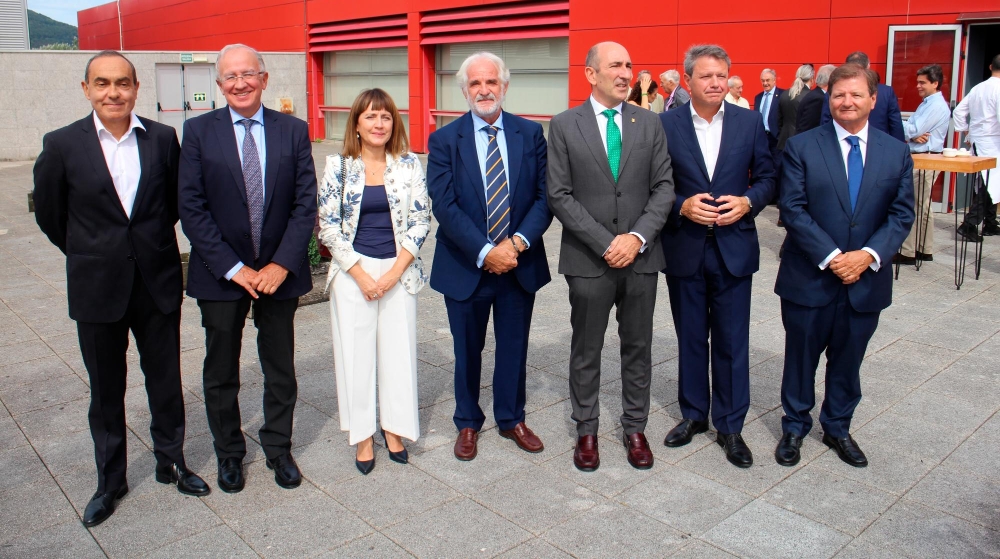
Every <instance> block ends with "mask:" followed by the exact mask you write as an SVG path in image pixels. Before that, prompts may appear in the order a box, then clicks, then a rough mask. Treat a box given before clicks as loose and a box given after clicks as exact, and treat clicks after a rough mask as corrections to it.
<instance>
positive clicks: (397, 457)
mask: <svg viewBox="0 0 1000 559" xmlns="http://www.w3.org/2000/svg"><path fill="white" fill-rule="evenodd" d="M382 440H384V441H385V449H386V450H389V439H387V438H385V429H382ZM399 444H403V442H402V441H400V442H399ZM389 460H392V461H393V462H398V463H400V464H406V463H408V462H409V461H410V454H409V453H408V452H406V447H405V446H404V447H403V450H401V451H399V452H393V451H391V450H389ZM373 462H374V461H373ZM372 466H374V463H373V464H372ZM358 469H360V468H358ZM361 473H364V472H361Z"/></svg>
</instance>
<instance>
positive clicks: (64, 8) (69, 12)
mask: <svg viewBox="0 0 1000 559" xmlns="http://www.w3.org/2000/svg"><path fill="white" fill-rule="evenodd" d="M108 1H109V0H28V9H29V10H31V11H33V12H38V13H40V14H42V15H46V16H49V17H50V18H52V19H54V20H56V21H61V22H63V23H68V24H70V25H72V26H73V27H76V26H77V24H76V12H78V11H80V10H86V9H87V8H93V7H94V6H99V5H101V4H107V3H108Z"/></svg>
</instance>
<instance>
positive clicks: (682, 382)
mask: <svg viewBox="0 0 1000 559" xmlns="http://www.w3.org/2000/svg"><path fill="white" fill-rule="evenodd" d="M729 64H730V61H729V56H728V55H727V54H726V51H725V50H723V49H722V48H721V47H718V46H716V45H700V46H697V47H692V48H691V50H689V51H688V52H687V54H686V55H685V57H684V72H685V74H686V75H685V79H686V80H687V82H688V83H689V84H691V105H690V108H689V109H686V110H682V111H673V112H670V113H664V114H662V115H660V121H661V123H662V126H663V130H664V132H665V133H666V135H667V146H669V148H670V160H671V161H672V162H673V165H674V182H675V184H676V190H677V202H678V203H677V204H675V205H674V210H673V211H671V212H670V217H669V218H668V219H667V224H666V226H665V227H664V228H663V233H662V243H661V244H662V245H663V252H664V255H665V257H666V267H665V268H664V272H665V273H666V275H667V288H668V290H669V293H670V311H671V313H672V314H673V318H674V329H675V330H676V332H677V341H678V345H679V346H680V355H679V357H678V366H679V382H678V384H679V386H678V393H679V399H680V407H681V414H682V416H683V421H681V422H680V423H679V424H678V425H677V426H676V427H674V428H673V429H672V430H671V431H670V433H669V434H668V435H667V437H666V439H665V440H664V444H665V445H667V446H671V447H676V446H682V445H686V444H688V443H689V442H691V437H693V436H694V435H695V434H697V433H703V432H705V431H706V430H708V417H709V411H711V416H712V423H713V424H714V425H715V429H716V430H717V431H718V434H717V435H716V441H718V443H719V445H720V446H722V448H723V449H724V450H725V453H726V458H727V459H728V460H729V461H730V462H731V463H733V464H734V465H736V466H739V467H741V468H747V467H750V466H751V465H752V464H753V455H752V453H751V452H750V449H749V448H748V447H747V445H746V443H745V442H744V441H743V437H742V436H741V434H740V433H741V431H742V430H743V421H744V419H745V417H746V413H747V410H748V409H749V408H750V349H749V346H750V288H751V280H752V278H753V273H754V272H756V271H757V270H758V268H759V267H760V245H759V244H758V241H757V229H756V225H755V224H754V216H756V215H757V214H758V213H760V211H761V210H762V209H763V208H764V206H766V205H767V203H768V202H769V201H770V200H771V198H772V196H773V195H774V169H773V164H772V161H771V153H770V151H769V149H768V140H767V136H766V133H765V132H764V123H763V122H762V120H761V118H760V115H758V114H756V113H755V112H754V111H751V110H747V109H744V108H742V107H738V106H736V105H733V104H732V103H723V100H724V98H725V96H726V91H727V89H728V86H727V78H728V76H729ZM709 336H711V340H712V343H711V365H712V369H711V393H710V392H709V357H710V355H709V343H708V340H709Z"/></svg>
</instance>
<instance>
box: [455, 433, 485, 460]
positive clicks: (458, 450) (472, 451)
mask: <svg viewBox="0 0 1000 559" xmlns="http://www.w3.org/2000/svg"><path fill="white" fill-rule="evenodd" d="M477 440H479V431H476V430H475V429H473V428H472V427H466V428H465V429H462V430H461V431H459V432H458V439H457V440H455V458H458V459H459V460H462V461H466V462H467V461H469V460H472V459H473V458H475V457H476V452H477V450H476V441H477Z"/></svg>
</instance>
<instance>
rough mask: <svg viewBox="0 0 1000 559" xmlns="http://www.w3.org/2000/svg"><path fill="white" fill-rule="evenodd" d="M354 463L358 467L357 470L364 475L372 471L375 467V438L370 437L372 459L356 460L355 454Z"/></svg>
mask: <svg viewBox="0 0 1000 559" xmlns="http://www.w3.org/2000/svg"><path fill="white" fill-rule="evenodd" d="M354 465H355V466H357V467H358V471H359V472H361V473H362V474H364V475H368V474H370V473H372V470H374V469H375V440H374V438H373V439H372V459H371V460H358V458H357V456H355V458H354Z"/></svg>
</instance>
